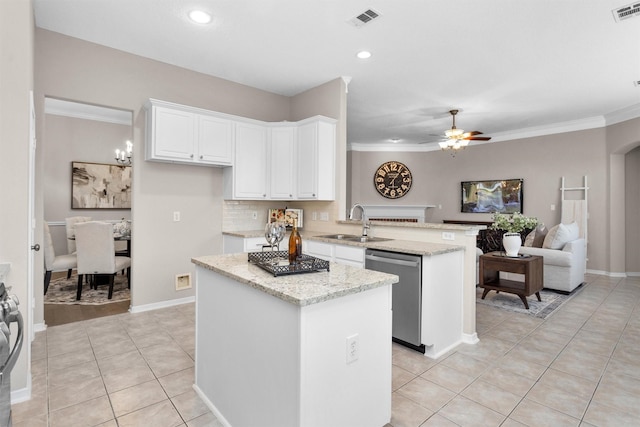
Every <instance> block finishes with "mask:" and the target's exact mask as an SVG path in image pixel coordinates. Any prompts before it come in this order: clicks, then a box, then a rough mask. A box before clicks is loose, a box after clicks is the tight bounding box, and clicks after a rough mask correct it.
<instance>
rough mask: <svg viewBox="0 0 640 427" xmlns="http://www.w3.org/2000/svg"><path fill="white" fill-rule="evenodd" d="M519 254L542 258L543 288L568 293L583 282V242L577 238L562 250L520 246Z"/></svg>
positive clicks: (584, 261) (584, 260) (584, 265)
mask: <svg viewBox="0 0 640 427" xmlns="http://www.w3.org/2000/svg"><path fill="white" fill-rule="evenodd" d="M519 253H521V254H528V255H541V256H542V257H544V287H545V288H547V289H554V290H557V291H562V292H566V293H569V292H571V291H573V290H574V289H575V288H577V287H578V286H580V284H582V283H583V282H584V274H585V269H586V259H585V241H584V239H582V238H578V239H575V240H572V241H570V242H568V243H566V244H565V245H564V246H563V247H562V249H545V248H535V247H528V246H522V247H521V248H520V251H519Z"/></svg>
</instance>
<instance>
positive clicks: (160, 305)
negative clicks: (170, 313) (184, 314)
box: [129, 296, 196, 313]
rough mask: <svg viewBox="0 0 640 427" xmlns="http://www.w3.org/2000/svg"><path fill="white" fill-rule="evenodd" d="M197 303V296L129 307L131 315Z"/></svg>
mask: <svg viewBox="0 0 640 427" xmlns="http://www.w3.org/2000/svg"><path fill="white" fill-rule="evenodd" d="M195 301H196V297H195V296H191V297H186V298H178V299H172V300H168V301H160V302H154V303H151V304H143V305H135V306H134V305H132V306H130V307H129V312H131V313H142V312H143V311H150V310H157V309H159V308H167V307H173V306H174V305H181V304H188V303H190V302H195Z"/></svg>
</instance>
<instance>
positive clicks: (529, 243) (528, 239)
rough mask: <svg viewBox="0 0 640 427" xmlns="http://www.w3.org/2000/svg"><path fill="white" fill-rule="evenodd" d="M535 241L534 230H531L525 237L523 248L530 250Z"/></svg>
mask: <svg viewBox="0 0 640 427" xmlns="http://www.w3.org/2000/svg"><path fill="white" fill-rule="evenodd" d="M535 239H536V230H532V231H531V232H530V233H529V234H527V237H526V238H525V239H524V246H526V247H528V248H530V247H532V246H533V242H534V241H535Z"/></svg>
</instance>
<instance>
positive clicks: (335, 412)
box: [192, 254, 398, 427]
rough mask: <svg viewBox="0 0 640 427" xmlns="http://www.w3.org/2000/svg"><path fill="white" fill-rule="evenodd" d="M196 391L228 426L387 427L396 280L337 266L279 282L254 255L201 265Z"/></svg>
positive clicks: (219, 258) (198, 262) (199, 262)
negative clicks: (250, 258)
mask: <svg viewBox="0 0 640 427" xmlns="http://www.w3.org/2000/svg"><path fill="white" fill-rule="evenodd" d="M192 262H193V263H194V264H195V265H196V282H197V289H196V384H195V388H196V391H197V392H198V394H199V395H200V396H201V397H202V398H203V400H204V401H205V402H206V403H207V405H208V406H209V407H210V408H211V410H212V411H213V412H214V414H215V415H216V417H218V419H219V420H221V421H222V422H223V424H225V425H231V426H234V427H242V426H256V425H260V426H329V425H330V426H363V427H364V426H383V425H385V424H386V423H388V422H389V421H390V418H391V320H392V313H391V286H392V284H393V283H395V282H397V280H398V278H397V276H395V275H390V274H385V273H379V272H374V271H368V270H363V269H358V268H354V267H350V266H346V265H340V264H336V263H331V264H330V271H320V272H314V273H308V274H295V275H289V276H278V277H274V276H273V274H270V273H268V272H266V271H264V270H262V269H261V268H260V267H258V266H256V265H253V264H249V263H248V262H247V254H229V255H215V256H203V257H197V258H193V259H192Z"/></svg>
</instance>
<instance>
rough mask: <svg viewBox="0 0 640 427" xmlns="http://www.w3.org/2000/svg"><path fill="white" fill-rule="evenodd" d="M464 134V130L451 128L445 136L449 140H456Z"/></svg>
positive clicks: (445, 132)
mask: <svg viewBox="0 0 640 427" xmlns="http://www.w3.org/2000/svg"><path fill="white" fill-rule="evenodd" d="M463 133H464V130H462V129H456V128H451V129H447V130H446V131H444V134H445V136H446V137H447V138H455V137H457V136H460V135H462V134H463Z"/></svg>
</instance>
